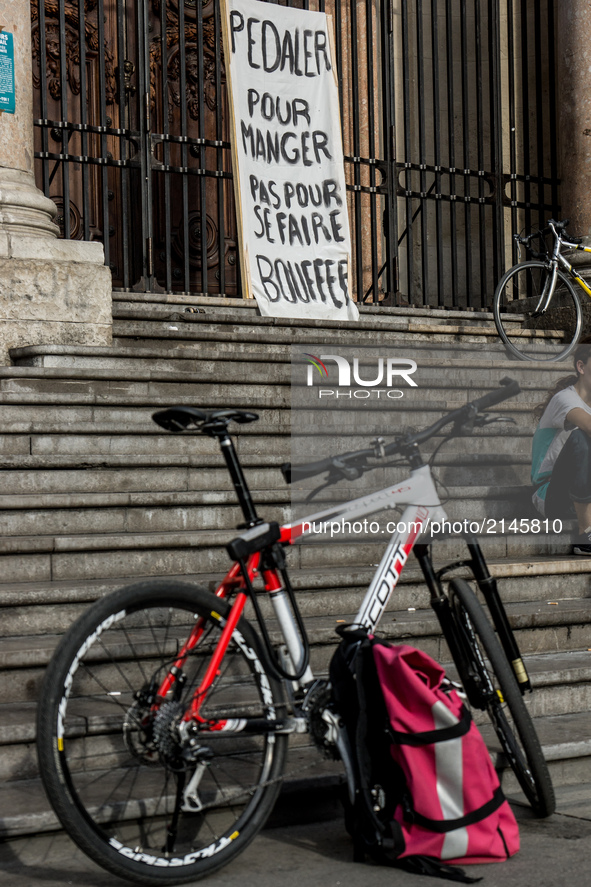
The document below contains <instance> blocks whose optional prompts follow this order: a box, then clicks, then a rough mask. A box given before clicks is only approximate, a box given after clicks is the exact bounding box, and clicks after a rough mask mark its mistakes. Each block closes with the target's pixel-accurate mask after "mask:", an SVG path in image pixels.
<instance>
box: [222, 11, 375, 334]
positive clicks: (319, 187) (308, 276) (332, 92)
mask: <svg viewBox="0 0 591 887" xmlns="http://www.w3.org/2000/svg"><path fill="white" fill-rule="evenodd" d="M222 8H223V19H224V54H225V59H226V76H227V79H228V84H229V98H230V110H231V123H232V157H233V162H234V176H235V183H236V187H235V194H236V203H237V215H238V230H239V237H240V241H241V251H240V255H241V268H242V286H243V288H244V289H245V290H246V292H247V294H248V295H249V296H254V297H255V298H256V300H257V303H258V305H259V308H260V311H261V314H264V315H268V316H271V317H299V318H315V319H331V320H357V319H358V317H359V314H358V311H357V306H356V304H355V303H354V302H353V300H352V298H351V235H350V232H349V218H348V213H347V203H346V197H345V173H344V165H343V147H342V142H341V128H340V119H339V98H338V89H337V80H336V69H335V66H334V61H333V51H332V37H331V34H332V28H331V26H330V20H329V19H328V17H327V16H326V15H325V14H324V13H320V12H308V11H305V10H300V9H290V8H287V7H285V6H277V5H276V4H274V3H261V2H258V0H225V2H224V3H223V6H222Z"/></svg>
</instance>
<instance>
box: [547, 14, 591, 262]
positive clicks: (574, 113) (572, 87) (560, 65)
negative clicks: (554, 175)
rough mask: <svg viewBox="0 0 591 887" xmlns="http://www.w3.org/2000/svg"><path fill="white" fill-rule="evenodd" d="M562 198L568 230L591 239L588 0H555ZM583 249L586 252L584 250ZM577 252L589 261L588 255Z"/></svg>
mask: <svg viewBox="0 0 591 887" xmlns="http://www.w3.org/2000/svg"><path fill="white" fill-rule="evenodd" d="M556 10H557V17H556V42H557V75H558V139H559V149H560V178H561V187H560V202H561V205H562V217H563V218H569V219H570V220H571V223H570V225H569V228H568V230H569V231H570V232H571V233H572V234H582V235H584V236H585V238H589V242H587V241H586V242H585V245H586V246H589V245H590V244H591V74H590V71H591V16H590V15H589V0H559V2H558V3H557V4H556ZM583 255H584V254H583ZM583 255H582V254H581V253H579V254H577V258H578V257H581V260H582V261H584V263H585V264H589V261H588V256H585V258H584V259H583Z"/></svg>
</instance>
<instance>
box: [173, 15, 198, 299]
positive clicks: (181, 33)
mask: <svg viewBox="0 0 591 887" xmlns="http://www.w3.org/2000/svg"><path fill="white" fill-rule="evenodd" d="M197 5H198V7H199V8H201V4H200V3H198V4H197ZM178 12H179V23H178V38H179V66H180V72H179V78H180V105H181V109H180V110H181V137H182V138H186V136H187V100H186V96H187V53H186V45H185V4H184V3H179V5H178ZM201 74H203V72H202V71H201ZM200 85H201V81H200ZM202 95H203V93H202V92H201V90H200V92H199V96H200V98H201V96H202ZM200 104H201V102H200ZM199 113H200V116H201V110H200V112H199ZM202 152H203V148H202V147H201V151H200V156H199V162H200V165H201V168H203V154H202ZM186 169H187V143H186V142H184V141H183V142H181V176H182V201H183V226H182V231H183V287H184V291H185V292H186V293H188V292H190V291H191V283H190V267H189V178H188V176H187V175H186V174H185V173H184V171H185V170H186ZM201 221H202V227H203V222H204V219H202V220H201ZM201 274H202V276H203V264H202V265H201ZM201 284H202V286H201V291H202V292H203V279H202V281H201Z"/></svg>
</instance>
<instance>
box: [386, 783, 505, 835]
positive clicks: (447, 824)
mask: <svg viewBox="0 0 591 887" xmlns="http://www.w3.org/2000/svg"><path fill="white" fill-rule="evenodd" d="M504 801H505V795H504V794H503V789H502V788H501V786H499V787H498V788H497V789H496V791H495V793H494V794H493V796H492V798H491V799H490V801H487V802H486V804H483V805H482V807H477V808H476V810H472V812H471V813H467V814H466V815H465V816H460V817H459V819H428V818H427V817H426V816H422V815H421V814H420V813H417V811H416V810H413V809H412V807H411V806H410V803H409V800H408V798H406V803H405V810H404V818H405V820H406V821H407V822H412V823H415V825H420V826H422V827H423V828H427V829H429V830H430V831H432V832H438V833H439V834H445V833H446V832H453V831H455V829H457V828H466V827H467V826H469V825H474V823H475V822H480V821H481V820H482V819H486V817H487V816H490V814H491V813H494V812H495V810H498V809H499V807H500V806H501V804H503V803H504Z"/></svg>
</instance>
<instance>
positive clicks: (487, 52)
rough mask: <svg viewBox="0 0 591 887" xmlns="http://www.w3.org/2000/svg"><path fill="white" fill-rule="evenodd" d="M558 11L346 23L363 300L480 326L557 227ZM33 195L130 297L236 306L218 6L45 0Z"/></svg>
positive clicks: (347, 110) (351, 9) (415, 12)
mask: <svg viewBox="0 0 591 887" xmlns="http://www.w3.org/2000/svg"><path fill="white" fill-rule="evenodd" d="M553 2H554V0H400V3H398V4H394V3H393V2H392V0H326V2H325V0H317V2H316V5H313V3H310V2H309V0H293V2H291V0H290V2H289V3H288V5H294V6H305V7H306V8H316V9H320V10H325V11H326V12H329V13H330V14H331V15H332V16H333V21H334V28H335V44H336V53H337V68H338V74H339V98H340V103H341V122H342V131H343V147H344V153H345V174H346V180H347V191H348V209H349V215H350V220H351V231H352V240H353V267H354V280H355V291H356V295H357V298H358V299H359V300H365V301H366V302H382V303H384V302H385V304H411V305H439V306H455V307H479V306H486V305H488V304H489V303H490V301H491V298H492V293H493V291H494V285H495V282H496V280H497V279H498V278H499V276H500V274H501V271H502V270H503V268H504V267H505V266H506V265H509V264H511V263H512V261H513V258H514V257H513V256H512V254H511V244H512V239H511V237H510V235H511V234H512V233H514V232H516V231H519V230H521V229H522V228H523V227H529V226H532V225H543V223H544V221H545V219H546V218H547V217H548V216H549V215H551V214H556V213H558V211H559V206H558V178H557V157H556V141H555V137H556V125H555V117H556V115H555V107H556V97H555V92H554V82H555V77H554V49H553V21H554V8H553ZM32 28H33V76H34V85H35V87H36V89H35V103H36V106H35V138H36V145H35V148H36V150H35V156H36V158H37V175H38V184H39V186H40V187H41V188H42V189H43V191H44V192H45V194H47V195H48V196H50V197H51V198H52V199H53V200H54V201H55V202H56V204H57V205H58V209H59V210H60V212H59V216H60V224H61V229H62V234H63V236H64V237H65V238H79V239H85V240H88V239H94V240H100V241H101V242H102V243H103V244H104V247H105V258H106V262H107V264H108V265H109V267H110V268H111V270H112V273H113V284H114V287H115V288H116V289H121V290H136V291H140V292H167V293H189V294H206V295H225V296H237V295H240V281H239V277H238V274H239V270H238V269H239V263H238V261H237V249H238V243H237V233H236V220H235V209H234V195H233V181H232V170H231V162H230V143H229V138H230V135H229V131H228V114H227V100H226V87H225V69H224V58H223V53H222V48H221V24H220V14H219V6H218V3H217V0H207V2H205V3H202V2H197V0H184V2H182V0H32Z"/></svg>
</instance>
